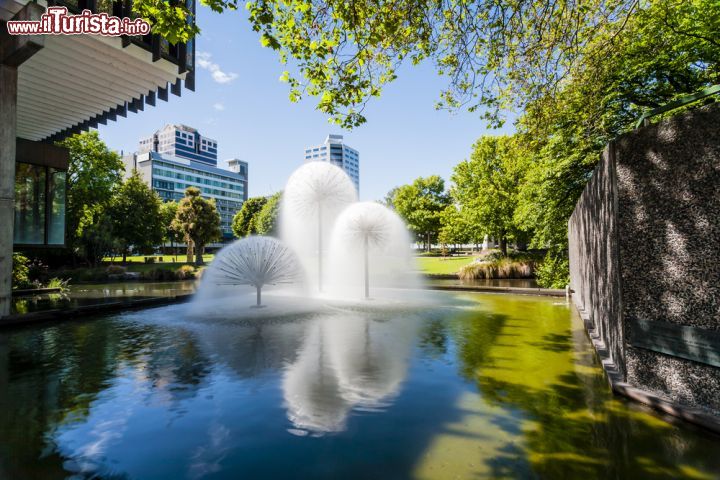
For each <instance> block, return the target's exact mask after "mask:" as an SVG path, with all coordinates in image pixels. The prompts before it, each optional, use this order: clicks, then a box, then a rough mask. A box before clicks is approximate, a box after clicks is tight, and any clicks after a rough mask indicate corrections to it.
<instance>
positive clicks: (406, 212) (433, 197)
mask: <svg viewBox="0 0 720 480" xmlns="http://www.w3.org/2000/svg"><path fill="white" fill-rule="evenodd" d="M392 195H393V196H392V199H391V200H390V204H391V205H392V206H393V208H394V209H395V211H396V212H397V213H398V215H400V217H402V218H403V220H405V223H406V224H407V226H408V228H410V230H411V231H412V232H413V233H414V234H415V235H416V237H418V239H420V240H422V241H424V242H427V241H428V240H429V242H432V241H434V240H435V239H437V235H438V232H439V231H440V228H441V226H442V215H443V211H444V210H445V208H446V207H447V206H448V204H449V202H450V199H449V197H448V195H447V193H446V192H445V181H444V180H443V179H442V178H441V177H439V176H438V175H431V176H429V177H419V178H416V179H415V181H413V183H411V184H410V185H402V186H400V187H396V188H395V189H393V190H392ZM429 242H428V243H429ZM427 247H428V248H429V244H428V245H427Z"/></svg>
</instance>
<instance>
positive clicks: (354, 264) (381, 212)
mask: <svg viewBox="0 0 720 480" xmlns="http://www.w3.org/2000/svg"><path fill="white" fill-rule="evenodd" d="M359 253H360V254H359ZM330 266H331V268H332V274H331V280H332V283H333V285H334V286H335V287H336V288H340V287H342V286H344V287H346V288H348V289H350V291H357V289H358V280H359V279H360V278H362V281H361V282H360V283H361V284H362V287H361V288H362V290H363V293H364V297H365V298H366V299H368V298H370V284H371V278H372V279H373V280H374V281H373V283H375V284H382V285H383V286H393V285H394V286H398V285H400V286H407V285H409V284H411V283H413V282H412V280H411V279H409V278H407V277H408V275H411V273H410V272H412V264H411V258H410V238H409V236H408V233H407V229H406V228H405V225H404V223H403V221H402V220H401V219H400V218H399V217H398V216H397V214H395V213H394V212H393V211H391V210H390V209H388V208H386V207H384V206H383V205H380V204H379V203H374V202H358V203H354V204H352V205H350V206H349V207H347V208H346V209H345V210H343V211H342V213H341V214H340V215H339V216H338V219H337V221H336V222H335V227H334V229H333V234H332V241H331V247H330Z"/></svg>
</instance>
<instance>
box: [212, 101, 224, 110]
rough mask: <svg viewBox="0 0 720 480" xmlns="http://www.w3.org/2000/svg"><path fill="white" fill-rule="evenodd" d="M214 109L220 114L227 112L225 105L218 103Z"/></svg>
mask: <svg viewBox="0 0 720 480" xmlns="http://www.w3.org/2000/svg"><path fill="white" fill-rule="evenodd" d="M213 108H214V109H215V110H217V111H218V112H222V111H223V110H225V105H223V104H222V103H220V102H217V103H215V104H214V105H213Z"/></svg>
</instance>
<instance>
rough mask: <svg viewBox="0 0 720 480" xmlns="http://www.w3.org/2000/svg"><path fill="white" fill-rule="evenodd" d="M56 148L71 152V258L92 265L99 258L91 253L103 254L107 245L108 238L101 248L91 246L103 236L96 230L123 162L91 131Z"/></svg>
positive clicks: (68, 236)
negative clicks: (83, 260)
mask: <svg viewBox="0 0 720 480" xmlns="http://www.w3.org/2000/svg"><path fill="white" fill-rule="evenodd" d="M58 145H59V146H61V147H64V148H67V149H68V150H69V153H70V164H69V166H68V172H67V211H66V214H65V224H66V227H65V229H66V243H67V246H68V247H69V248H70V249H71V251H72V252H73V254H74V255H78V256H81V257H84V258H85V259H86V260H87V261H88V262H89V263H92V264H94V263H96V261H97V259H98V257H97V255H96V254H92V253H91V252H96V251H99V250H101V251H105V247H106V246H107V245H108V242H107V241H106V240H109V239H108V238H104V239H103V240H102V242H101V243H102V245H97V244H95V243H94V242H97V241H99V240H100V238H101V237H102V236H99V235H98V233H99V232H97V231H96V230H97V227H99V226H100V224H102V223H103V221H101V219H102V218H103V217H104V216H105V210H106V209H107V207H108V205H109V202H110V199H111V198H112V196H113V193H114V191H115V189H116V188H117V187H118V186H119V185H120V182H121V180H122V174H123V170H124V166H123V162H122V159H121V158H120V156H119V155H118V154H117V153H115V152H113V151H111V150H110V149H109V148H108V147H107V146H106V145H105V143H104V142H103V141H102V140H100V137H99V136H98V133H97V131H94V130H92V131H89V132H86V133H80V134H77V135H73V136H71V137H68V138H66V139H65V140H63V141H62V142H60V143H58ZM105 237H107V235H105ZM109 243H112V242H109ZM100 258H102V257H100Z"/></svg>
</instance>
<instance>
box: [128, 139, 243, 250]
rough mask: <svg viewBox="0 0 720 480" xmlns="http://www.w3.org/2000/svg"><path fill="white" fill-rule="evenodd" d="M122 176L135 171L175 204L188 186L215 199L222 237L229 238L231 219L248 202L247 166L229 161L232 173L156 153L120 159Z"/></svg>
mask: <svg viewBox="0 0 720 480" xmlns="http://www.w3.org/2000/svg"><path fill="white" fill-rule="evenodd" d="M123 161H124V162H125V175H130V173H131V172H132V170H133V169H137V170H138V171H139V172H140V173H141V174H142V178H143V179H144V180H145V182H147V183H148V184H149V185H150V186H151V187H152V189H153V190H155V191H156V192H157V193H158V195H160V198H162V199H163V201H178V200H180V199H181V198H183V197H184V196H185V189H186V188H187V187H198V188H199V189H200V190H201V191H202V194H203V196H204V197H208V198H213V199H215V204H216V206H217V209H218V213H219V214H220V228H221V230H222V232H223V237H225V238H232V236H233V233H232V228H231V226H232V219H233V216H234V215H235V213H237V211H238V210H240V208H242V204H243V202H244V201H245V200H247V195H248V193H247V184H248V165H247V162H243V161H242V160H238V159H232V160H230V162H229V163H230V168H231V170H223V169H221V168H217V167H215V166H212V165H209V164H207V163H205V162H196V161H194V160H189V159H187V158H181V157H177V156H173V155H168V154H164V153H158V152H146V153H137V154H132V155H126V156H125V157H123Z"/></svg>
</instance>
